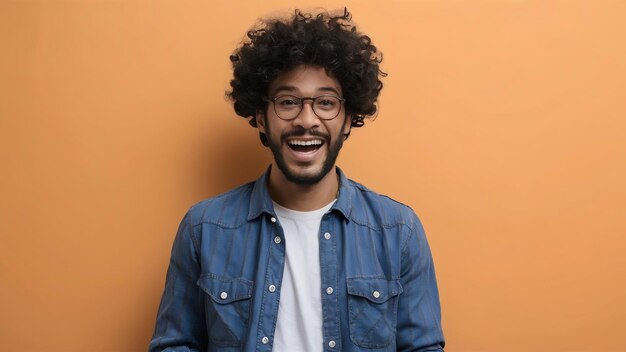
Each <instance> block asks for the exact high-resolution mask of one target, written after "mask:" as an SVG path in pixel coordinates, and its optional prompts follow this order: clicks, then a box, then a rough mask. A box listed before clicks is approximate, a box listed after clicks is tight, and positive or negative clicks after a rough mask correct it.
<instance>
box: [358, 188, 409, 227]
mask: <svg viewBox="0 0 626 352" xmlns="http://www.w3.org/2000/svg"><path fill="white" fill-rule="evenodd" d="M347 182H348V184H347V186H348V189H349V190H350V196H351V203H352V204H351V205H352V210H351V212H350V219H351V220H353V221H354V222H356V223H358V224H362V225H367V226H370V227H379V228H389V227H398V226H407V227H409V228H415V227H421V224H420V221H419V219H418V217H417V215H416V214H415V212H414V211H413V209H412V208H411V207H410V206H408V205H406V204H404V203H401V202H399V201H397V200H395V199H393V198H391V197H389V196H387V195H384V194H380V193H377V192H375V191H373V190H371V189H369V188H367V187H366V186H364V185H362V184H360V183H358V182H356V181H353V180H350V179H348V180H347Z"/></svg>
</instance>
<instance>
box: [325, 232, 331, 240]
mask: <svg viewBox="0 0 626 352" xmlns="http://www.w3.org/2000/svg"><path fill="white" fill-rule="evenodd" d="M324 238H325V239H327V240H329V239H330V233H329V232H326V233H325V234H324Z"/></svg>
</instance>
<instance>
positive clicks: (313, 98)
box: [263, 94, 346, 121]
mask: <svg viewBox="0 0 626 352" xmlns="http://www.w3.org/2000/svg"><path fill="white" fill-rule="evenodd" d="M283 97H293V98H296V99H298V100H300V111H298V113H297V114H296V115H294V117H292V118H289V119H286V118H283V117H281V116H280V114H279V113H278V111H277V110H276V100H278V99H280V98H283ZM324 97H327V98H329V97H330V98H335V99H337V100H339V104H340V106H339V110H337V114H336V115H335V116H333V117H331V118H324V117H321V116H320V115H319V114H318V113H317V111H315V101H316V100H317V99H319V98H324ZM263 100H265V101H266V102H268V103H269V102H271V103H272V105H274V113H275V114H276V116H278V118H279V119H281V120H283V121H292V120H295V119H297V118H298V116H300V114H301V113H302V110H303V109H304V102H305V101H306V100H310V101H311V110H313V113H314V114H315V116H317V117H318V118H319V119H321V120H324V121H330V120H333V119H335V118H336V117H337V116H339V113H340V112H341V107H342V106H343V104H345V102H346V99H344V98H340V97H338V96H336V95H332V94H324V95H318V96H316V97H298V96H295V95H291V94H282V95H277V96H275V97H264V98H263Z"/></svg>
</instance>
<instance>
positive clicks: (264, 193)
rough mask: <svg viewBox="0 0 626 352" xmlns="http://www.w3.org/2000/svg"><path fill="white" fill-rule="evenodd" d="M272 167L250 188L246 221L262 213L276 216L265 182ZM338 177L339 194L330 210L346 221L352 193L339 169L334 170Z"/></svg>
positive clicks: (348, 215)
mask: <svg viewBox="0 0 626 352" xmlns="http://www.w3.org/2000/svg"><path fill="white" fill-rule="evenodd" d="M271 169H272V167H271V165H270V167H268V168H267V170H265V172H264V173H263V175H261V177H259V178H258V179H257V180H256V181H255V182H254V186H253V187H252V194H251V195H250V207H249V209H248V221H250V220H252V219H254V218H256V217H258V216H259V215H261V214H262V213H267V214H270V215H272V216H276V214H275V212H274V206H273V204H272V198H271V197H270V192H269V189H268V188H267V180H268V178H269V175H270V171H271ZM336 170H337V174H338V175H339V194H338V196H337V201H336V202H335V204H333V206H332V208H330V210H331V211H332V210H337V211H338V212H339V213H341V214H342V215H343V216H344V217H345V218H346V219H349V218H350V212H351V210H352V206H351V203H352V193H351V183H350V181H349V180H348V178H347V177H346V175H345V174H344V173H343V171H341V169H340V168H339V167H337V168H336Z"/></svg>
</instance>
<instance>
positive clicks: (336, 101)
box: [272, 95, 341, 120]
mask: <svg viewBox="0 0 626 352" xmlns="http://www.w3.org/2000/svg"><path fill="white" fill-rule="evenodd" d="M303 100H311V101H312V108H313V112H314V113H315V115H317V116H318V117H319V118H320V119H323V120H331V119H334V118H335V117H337V115H339V111H341V99H340V98H338V97H335V96H332V95H322V96H319V97H316V98H298V97H296V96H293V95H281V96H278V97H276V98H274V99H272V101H273V102H274V111H276V115H278V117H279V118H281V119H283V120H292V119H295V118H296V117H298V115H299V114H300V112H301V111H302V107H303V104H304V103H303Z"/></svg>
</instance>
